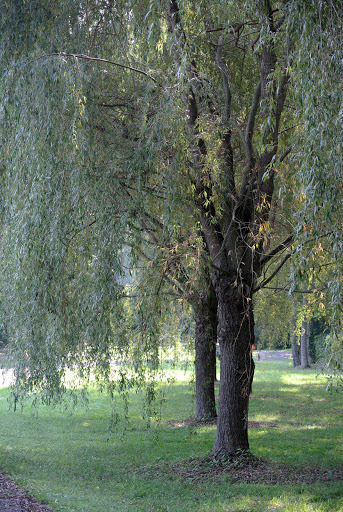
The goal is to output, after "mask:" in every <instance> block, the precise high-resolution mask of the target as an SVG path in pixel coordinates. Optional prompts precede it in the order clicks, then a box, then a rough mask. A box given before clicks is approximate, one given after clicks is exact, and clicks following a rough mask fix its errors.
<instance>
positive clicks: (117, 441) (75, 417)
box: [0, 361, 343, 512]
mask: <svg viewBox="0 0 343 512" xmlns="http://www.w3.org/2000/svg"><path fill="white" fill-rule="evenodd" d="M170 375H172V370H170ZM173 375H174V377H175V378H176V381H175V382H174V383H173V384H166V383H162V384H161V386H160V390H161V392H163V396H164V400H163V404H161V408H160V405H159V403H158V402H157V408H158V409H160V410H159V415H158V416H159V418H158V419H156V420H153V421H152V424H151V427H150V428H147V422H146V420H143V419H142V418H141V411H142V400H143V398H142V396H141V395H140V394H136V393H132V395H131V396H130V422H129V423H127V422H125V421H123V422H120V423H119V424H118V428H117V432H116V433H112V434H111V433H109V429H108V427H109V424H110V418H111V411H112V404H111V401H110V399H109V398H108V397H107V396H106V395H99V394H97V393H95V392H91V393H90V401H89V405H88V408H87V409H86V408H84V407H83V406H81V405H78V406H77V407H76V408H75V409H74V410H73V412H72V414H71V412H70V411H68V410H67V411H66V410H64V409H63V408H61V407H56V408H52V407H40V409H39V411H38V414H36V413H35V411H33V410H32V409H31V408H30V407H29V406H25V407H24V409H23V410H19V411H17V412H15V413H14V412H13V411H12V410H9V408H8V401H7V398H8V395H9V392H8V390H6V389H3V390H0V414H1V416H0V417H1V427H0V469H1V470H2V471H3V472H6V473H7V474H9V475H10V476H12V478H14V479H15V480H16V481H17V482H18V483H19V484H20V485H21V486H22V487H24V488H25V489H26V490H27V491H29V492H31V493H32V494H33V495H34V496H35V497H37V498H38V499H41V500H44V501H45V502H47V503H49V504H50V506H52V508H54V509H55V510H56V511H65V512H191V511H194V512H253V511H254V512H255V511H256V512H264V511H284V512H289V511H296V512H324V511H337V512H338V511H343V482H342V481H332V482H326V483H320V482H318V483H315V484H311V485H305V484H301V483H299V484H292V485H273V486H272V485H265V484H264V483H263V482H259V481H258V479H257V480H256V481H255V482H254V483H253V484H240V483H232V482H231V481H230V480H229V478H228V477H227V476H225V475H223V476H220V477H217V478H216V479H211V480H207V481H206V480H204V481H200V482H194V481H192V480H185V479H183V478H182V477H181V476H178V475H176V474H174V472H173V470H169V469H168V468H169V464H171V463H174V467H175V463H176V462H178V461H182V460H185V459H189V458H191V457H203V456H206V455H207V454H208V453H209V451H210V450H211V447H212V445H213V442H214V438H215V426H211V425H205V426H201V427H199V428H195V427H194V426H189V425H188V426H187V425H185V424H184V423H182V421H180V423H179V425H176V424H175V422H174V423H168V421H170V420H184V419H187V418H190V417H191V416H192V414H193V410H194V396H193V392H192V388H191V386H190V385H189V379H190V373H187V372H183V371H174V374H173ZM316 375H317V372H316V371H315V370H306V371H301V370H297V369H293V368H292V366H291V363H290V362H288V361H282V362H271V361H266V362H263V361H259V362H257V364H256V373H255V379H254V385H253V395H252V398H251V402H250V420H251V421H252V422H256V423H255V426H256V425H262V427H261V426H260V427H259V428H251V430H250V444H251V450H252V452H253V453H254V454H255V455H257V456H259V457H263V458H264V459H268V460H271V461H274V462H276V463H277V464H279V465H280V466H281V467H282V466H285V467H286V466H287V467H289V466H290V465H292V466H294V467H297V468H299V467H305V466H306V467H310V468H311V467H313V469H314V470H315V468H318V467H321V468H327V469H329V470H330V471H331V470H332V471H334V469H335V468H338V467H342V463H343V425H342V423H343V422H342V420H343V395H342V394H340V393H334V394H329V393H328V392H327V391H326V390H325V387H326V380H325V378H324V377H322V376H318V377H317V376H316ZM161 396H162V395H161ZM120 407H121V405H120V402H118V409H120ZM257 422H258V423H257ZM253 425H254V423H253Z"/></svg>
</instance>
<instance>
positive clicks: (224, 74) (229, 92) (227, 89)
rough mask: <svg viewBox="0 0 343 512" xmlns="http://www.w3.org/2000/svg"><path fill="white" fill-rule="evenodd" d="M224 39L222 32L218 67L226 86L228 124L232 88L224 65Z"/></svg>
mask: <svg viewBox="0 0 343 512" xmlns="http://www.w3.org/2000/svg"><path fill="white" fill-rule="evenodd" d="M223 40H224V34H221V36H220V37H219V40H218V48H217V54H216V63H217V66H218V68H219V69H220V72H221V75H222V79H223V87H224V96H225V118H224V121H225V124H226V125H228V122H229V120H230V116H231V90H230V86H229V78H228V74H227V70H226V68H225V66H224V63H223V59H222V52H223Z"/></svg>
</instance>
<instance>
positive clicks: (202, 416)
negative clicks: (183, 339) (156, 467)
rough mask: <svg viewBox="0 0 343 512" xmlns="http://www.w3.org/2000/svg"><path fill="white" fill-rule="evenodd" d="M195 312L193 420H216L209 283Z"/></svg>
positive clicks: (212, 299)
mask: <svg viewBox="0 0 343 512" xmlns="http://www.w3.org/2000/svg"><path fill="white" fill-rule="evenodd" d="M193 308H194V311H195V418H196V419H197V420H200V421H208V420H212V419H215V418H216V417H217V411H216V403H215V390H214V382H215V378H216V370H215V367H216V342H217V299H216V296H215V293H214V289H213V286H212V283H209V287H208V290H206V291H205V292H204V293H203V294H201V295H200V296H199V297H198V299H197V300H196V301H194V303H193Z"/></svg>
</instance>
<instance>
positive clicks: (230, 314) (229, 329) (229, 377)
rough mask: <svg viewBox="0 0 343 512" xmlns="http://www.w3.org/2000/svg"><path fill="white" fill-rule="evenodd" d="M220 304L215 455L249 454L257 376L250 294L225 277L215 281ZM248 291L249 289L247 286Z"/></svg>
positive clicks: (220, 275) (221, 276)
mask: <svg viewBox="0 0 343 512" xmlns="http://www.w3.org/2000/svg"><path fill="white" fill-rule="evenodd" d="M214 286H215V290H216V295H217V300H218V331H219V332H218V334H219V336H218V337H219V343H220V387H219V401H218V421H217V435H216V440H215V444H214V447H213V450H212V455H214V456H217V455H220V454H223V455H230V456H231V455H235V454H237V452H239V451H247V450H249V441H248V405H249V395H250V392H251V385H252V380H253V376H254V367H255V365H254V361H253V358H252V353H251V346H252V345H253V343H254V316H253V307H252V301H251V294H250V292H249V294H248V293H247V294H246V295H245V296H243V294H242V293H241V288H242V287H241V286H238V287H237V286H234V285H233V284H232V282H230V280H229V279H227V278H226V277H225V276H224V275H223V274H218V275H217V276H216V277H215V280H214ZM246 289H247V290H248V286H246Z"/></svg>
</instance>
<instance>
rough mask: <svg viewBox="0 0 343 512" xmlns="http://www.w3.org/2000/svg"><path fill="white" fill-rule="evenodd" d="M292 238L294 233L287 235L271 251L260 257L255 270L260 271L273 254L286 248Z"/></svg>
mask: <svg viewBox="0 0 343 512" xmlns="http://www.w3.org/2000/svg"><path fill="white" fill-rule="evenodd" d="M293 240H294V235H289V236H288V237H287V238H286V239H285V240H284V241H283V242H281V244H279V245H278V246H277V247H275V248H274V249H273V250H272V251H270V252H269V253H268V254H266V255H265V256H264V257H263V258H261V259H260V261H259V264H258V268H257V269H256V272H258V271H260V270H261V269H262V268H263V267H264V266H265V265H266V264H267V263H268V262H269V261H270V260H271V259H272V258H273V257H274V256H276V255H277V254H278V253H279V252H281V251H283V250H284V249H287V248H288V247H289V246H290V245H291V243H292V242H293Z"/></svg>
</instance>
